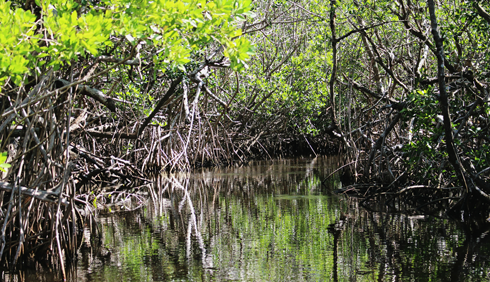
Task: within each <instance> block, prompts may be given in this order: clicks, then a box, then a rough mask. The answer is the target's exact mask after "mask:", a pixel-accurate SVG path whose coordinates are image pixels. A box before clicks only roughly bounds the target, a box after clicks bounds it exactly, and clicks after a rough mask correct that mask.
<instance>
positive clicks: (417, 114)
mask: <svg viewBox="0 0 490 282" xmlns="http://www.w3.org/2000/svg"><path fill="white" fill-rule="evenodd" d="M489 10H490V4H489V3H488V2H480V1H473V0H463V1H439V3H437V4H435V3H433V1H427V2H426V1H407V0H397V1H369V0H364V1H358V0H352V1H335V0H331V1H328V2H322V1H301V0H298V1H279V0H271V1H255V2H253V3H252V1H250V0H240V1H239V0H216V1H200V0H196V1H194V0H185V1H182V0H179V1H175V0H161V1H160V0H159V1H129V0H113V1H109V0H108V1H91V0H89V1H85V0H83V1H73V0H72V1H55V0H52V1H48V0H46V1H40V0H39V1H32V0H29V1H25V2H24V1H5V0H2V1H0V47H1V52H0V87H1V90H0V91H1V98H2V114H1V116H0V122H1V123H0V135H1V136H0V137H1V140H2V149H1V151H8V158H7V160H6V162H7V163H8V164H10V165H11V167H10V168H9V169H8V172H4V175H3V178H4V180H5V182H2V183H1V184H2V185H0V186H1V187H0V188H1V189H2V190H3V191H4V192H1V193H2V194H1V195H0V196H1V198H2V201H3V205H2V209H3V213H2V214H5V217H4V218H3V220H4V221H5V222H6V223H8V224H4V225H3V227H2V230H1V233H0V237H1V238H0V244H1V248H0V254H2V253H4V249H5V248H10V249H11V250H10V251H9V253H10V254H13V255H11V257H12V258H14V261H13V263H14V264H15V260H16V259H17V258H18V257H19V255H21V253H22V252H24V250H30V249H29V247H26V248H21V246H31V247H32V248H36V247H35V246H38V245H39V244H41V245H42V244H47V243H46V242H49V248H50V250H53V248H54V247H53V246H54V245H53V244H54V243H53V242H55V241H54V239H55V238H57V239H59V238H60V236H61V238H62V240H61V241H60V240H57V241H56V242H57V244H58V246H57V249H58V250H61V249H70V248H69V245H70V244H72V243H70V242H72V241H70V240H68V239H67V238H69V237H70V236H72V235H73V234H72V233H73V232H74V231H73V229H69V228H67V227H66V226H69V225H70V224H73V225H74V224H75V222H76V224H80V222H79V221H78V219H77V216H76V213H75V212H72V211H74V210H75V209H77V210H78V209H80V205H81V206H83V207H84V208H85V209H87V210H89V209H91V208H93V206H94V205H95V204H92V205H91V204H89V203H95V202H94V201H95V200H96V199H97V194H98V193H99V192H100V191H101V189H102V187H106V186H111V185H115V184H117V185H125V186H127V187H133V186H135V183H134V179H140V180H142V179H144V177H145V176H146V175H148V172H149V171H155V170H156V171H160V170H189V169H192V168H194V167H198V166H205V165H224V164H231V163H233V162H242V163H245V162H246V161H247V160H248V159H249V158H250V157H257V156H258V157H264V156H265V157H267V156H269V157H273V156H284V155H290V154H299V153H307V154H313V155H316V154H319V153H325V152H327V151H329V150H327V149H331V148H335V150H337V149H340V150H342V151H343V152H344V153H345V156H346V158H347V159H348V160H347V163H348V166H347V168H348V173H345V175H347V176H348V177H349V178H350V180H351V181H358V182H362V183H371V184H372V183H376V184H383V185H377V186H353V187H351V188H355V189H357V192H360V193H361V194H362V195H364V196H366V197H367V198H366V201H367V202H369V201H372V200H377V199H378V196H379V195H381V194H382V195H387V194H389V195H393V197H392V198H390V199H389V201H392V202H393V201H394V199H403V200H405V201H407V202H408V203H410V204H412V209H411V210H410V211H408V212H418V211H420V210H422V211H424V212H433V211H434V210H437V211H440V210H443V211H450V212H453V213H456V217H459V218H460V215H458V211H460V210H466V211H476V210H477V211H478V213H479V216H480V217H482V216H483V217H487V216H488V211H487V210H486V208H485V207H486V206H487V205H488V202H489V201H490V196H489V195H490V185H489V173H490V169H489V167H490V159H489V158H488V157H487V155H488V154H489V153H488V152H489V147H488V146H489V145H488V144H489V141H490V140H489V137H488V136H489V134H488V133H489V126H490V117H489V115H490V105H489V99H490V98H489V92H488V82H487V81H488V77H489V70H488V63H489V60H490V53H489V52H488V42H489V39H490V38H489V36H490V33H489V32H488V31H489V29H490V14H488V12H487V11H489ZM346 171H347V170H346ZM94 185H95V186H94ZM15 187H22V189H23V190H22V189H20V190H18V191H19V193H13V192H12V191H15V189H14V188H15ZM123 187H124V186H123ZM37 188H39V191H38V190H36V189H37ZM116 188H120V186H117V187H114V189H116ZM105 189H107V188H105ZM355 189H348V191H353V190H355ZM26 195H29V196H30V197H31V198H29V200H28V201H27V202H24V201H23V199H25V197H26ZM82 198H83V200H81V199H82ZM34 202H36V203H40V207H41V208H39V209H38V210H37V211H36V212H31V209H32V206H33V203H34ZM75 202H76V203H77V205H78V206H77V208H75ZM59 203H62V204H59ZM43 208H44V209H43ZM19 210H21V211H22V212H20V213H18V211H19ZM47 211H50V212H52V211H56V212H55V213H56V214H58V213H61V212H64V214H65V215H66V216H65V217H63V222H62V219H61V218H59V217H50V218H46V217H44V213H45V212H47ZM12 214H20V215H21V218H20V219H19V221H21V222H24V223H23V224H17V223H16V221H12V220H11V221H9V219H11V216H12ZM472 214H474V213H472V212H470V213H465V216H469V215H472ZM32 222H37V223H38V224H37V225H35V226H34V225H30V226H29V224H32ZM43 230H51V232H42V231H43ZM70 230H72V231H70ZM26 232H27V233H29V234H37V235H28V236H27V237H26ZM60 232H61V234H62V235H60ZM63 232H64V233H63ZM7 233H9V234H17V235H16V236H12V239H10V240H11V241H10V243H8V242H7V239H6V238H7V237H6V234H7ZM48 233H49V234H48ZM39 234H41V235H39ZM63 234H64V235H63ZM29 236H31V237H29ZM73 236H74V235H73ZM26 238H30V239H26ZM63 238H64V239H63ZM75 241H76V240H75ZM17 242H20V243H17ZM60 242H61V243H60ZM63 244H65V245H63ZM62 245H63V246H62ZM72 247H73V245H72ZM43 251H45V250H41V251H37V252H38V253H40V252H41V253H42V252H43ZM27 252H29V251H27ZM43 254H46V252H44V253H43ZM59 254H61V252H59ZM65 254H66V255H70V253H69V252H65Z"/></svg>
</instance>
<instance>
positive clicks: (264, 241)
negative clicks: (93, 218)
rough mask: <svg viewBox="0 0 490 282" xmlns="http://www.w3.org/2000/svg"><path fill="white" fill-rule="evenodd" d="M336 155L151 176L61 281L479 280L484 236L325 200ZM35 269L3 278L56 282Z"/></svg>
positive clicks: (486, 251) (111, 210)
mask: <svg viewBox="0 0 490 282" xmlns="http://www.w3.org/2000/svg"><path fill="white" fill-rule="evenodd" d="M337 161H338V159H336V158H317V159H313V160H312V159H294V160H281V161H268V162H256V163H253V164H251V165H249V166H247V167H243V168H230V169H214V170H207V171H203V172H201V173H195V174H182V175H174V176H172V177H171V178H159V179H157V180H156V182H155V184H154V185H153V188H152V189H149V190H146V192H147V193H146V195H145V194H137V195H136V194H135V195H134V197H133V200H135V199H136V200H137V201H145V199H147V201H146V202H140V203H144V206H143V207H142V208H140V209H136V210H133V211H129V212H127V211H126V212H121V211H116V210H119V209H120V207H119V208H118V207H107V208H106V213H104V214H101V215H100V219H101V224H100V225H99V227H100V228H101V230H102V231H103V232H102V233H103V237H102V238H100V241H97V240H95V241H92V242H89V241H87V242H86V243H85V244H84V245H83V247H82V248H80V250H79V255H78V260H77V261H76V262H75V263H74V264H73V266H72V267H69V268H68V273H67V274H68V277H69V281H117V282H120V281H486V280H487V279H488V278H489V277H490V275H489V271H490V266H489V264H490V242H489V241H490V240H489V239H488V238H489V237H490V235H489V234H488V232H489V231H488V230H481V228H480V229H479V230H475V228H472V229H470V228H468V227H466V228H463V227H461V226H459V225H457V224H456V223H453V222H451V221H448V220H446V219H440V218H433V217H428V216H422V215H421V216H405V215H403V214H388V213H383V212H369V211H366V210H364V209H363V208H360V207H359V204H358V201H357V200H356V199H351V198H347V197H345V196H342V195H336V194H334V193H333V192H332V191H333V190H335V189H337V188H340V187H341V185H342V184H341V183H340V181H339V179H338V176H334V177H332V178H330V181H329V182H328V183H327V185H323V186H322V184H321V180H322V179H324V178H325V177H326V176H327V175H329V174H330V173H332V172H333V171H334V170H335V169H336V168H337V167H338V163H337ZM59 277H60V275H59V274H58V273H56V272H54V271H53V272H50V270H49V269H48V268H45V267H42V266H39V267H37V268H36V269H27V270H22V271H20V272H18V273H15V274H8V273H4V274H3V279H4V280H10V281H57V280H58V281H59Z"/></svg>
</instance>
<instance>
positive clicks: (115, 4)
mask: <svg viewBox="0 0 490 282" xmlns="http://www.w3.org/2000/svg"><path fill="white" fill-rule="evenodd" d="M78 2H80V3H81V4H79V3H77V2H76V1H73V0H68V1H66V0H36V4H37V5H38V6H39V7H40V8H41V12H40V16H39V17H40V18H39V19H38V18H37V17H36V15H34V14H32V13H31V12H30V11H25V10H23V9H22V8H18V7H15V6H13V5H12V2H7V1H5V0H0V49H1V51H0V52H1V53H0V87H1V86H3V85H4V84H5V82H6V81H7V80H8V79H11V80H12V81H13V82H14V83H15V84H17V85H20V84H21V83H22V82H23V80H24V79H25V78H24V76H25V75H26V74H32V73H29V71H33V70H35V71H37V72H38V73H41V72H42V71H43V70H45V69H46V68H47V67H52V68H54V69H55V70H57V69H59V68H60V67H62V66H64V65H67V64H68V65H69V64H70V63H71V62H72V61H77V60H78V59H79V58H80V57H81V56H86V55H92V56H98V55H100V53H101V50H103V48H111V47H114V45H115V44H116V43H117V44H119V43H120V42H121V40H125V41H126V42H127V43H129V44H130V45H132V46H135V45H137V44H140V45H145V46H146V47H145V48H149V49H151V48H154V49H156V50H157V51H156V52H154V53H153V56H158V61H159V62H161V63H163V64H167V66H168V65H171V66H172V68H180V69H182V68H183V65H184V64H185V63H187V62H189V61H190V60H191V53H192V52H193V51H197V50H203V49H205V48H206V47H209V45H211V44H217V45H220V46H223V47H224V54H225V56H227V57H229V59H230V62H231V67H232V68H233V69H236V70H238V69H242V68H243V67H244V66H246V65H245V63H246V61H247V60H248V58H249V56H250V54H251V52H252V51H253V48H252V46H251V45H250V42H249V41H248V40H245V39H244V38H240V36H241V34H242V33H241V30H240V29H239V28H237V25H238V24H239V22H240V21H243V20H245V19H246V18H247V17H253V13H252V12H251V11H250V4H251V0H216V1H206V0H178V1H176V0H156V1H148V0H138V1H134V0H102V1H99V2H98V3H97V4H96V5H95V4H93V2H92V1H78ZM236 38H238V40H235V39H236ZM113 50H118V51H121V53H122V52H123V51H124V50H122V49H113ZM116 55H117V54H116ZM43 68H44V69H43ZM162 71H163V70H162ZM0 90H1V88H0Z"/></svg>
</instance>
